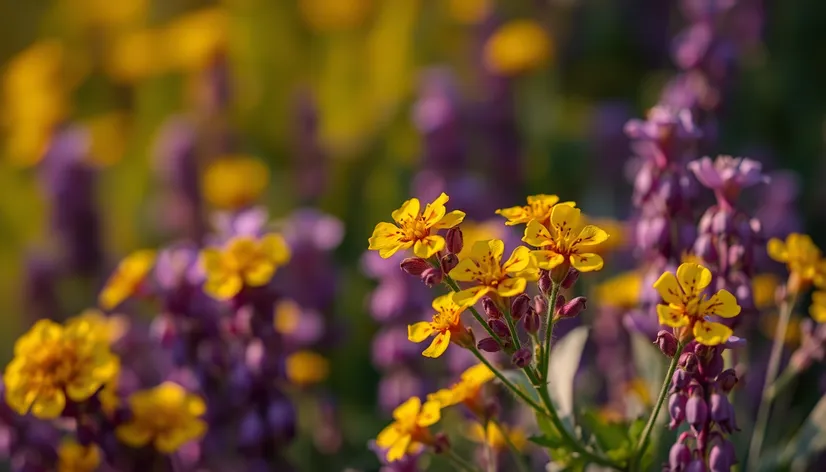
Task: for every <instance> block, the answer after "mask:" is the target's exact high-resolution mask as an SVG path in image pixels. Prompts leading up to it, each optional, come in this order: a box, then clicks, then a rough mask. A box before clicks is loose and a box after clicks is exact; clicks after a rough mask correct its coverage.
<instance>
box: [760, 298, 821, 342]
mask: <svg viewBox="0 0 826 472" xmlns="http://www.w3.org/2000/svg"><path fill="white" fill-rule="evenodd" d="M812 308H814V305H812ZM812 318H814V314H812ZM815 321H817V319H815ZM779 322H780V316H779V315H778V313H777V312H776V311H775V312H770V313H764V314H762V315H760V317H759V318H758V323H759V326H760V332H761V333H763V335H764V336H765V337H766V339H774V337H775V336H776V335H777V324H778V323H779ZM788 323H789V325H788V326H787V327H786V335H785V336H784V337H783V342H784V343H785V344H786V345H787V346H789V347H792V348H793V347H796V346H798V345H800V318H798V317H794V316H793V317H790V318H789V322H788Z"/></svg>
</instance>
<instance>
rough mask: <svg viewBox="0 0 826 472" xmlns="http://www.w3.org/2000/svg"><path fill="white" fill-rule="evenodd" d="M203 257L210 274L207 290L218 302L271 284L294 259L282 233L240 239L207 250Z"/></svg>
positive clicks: (208, 274)
mask: <svg viewBox="0 0 826 472" xmlns="http://www.w3.org/2000/svg"><path fill="white" fill-rule="evenodd" d="M201 258H202V261H203V265H204V271H205V272H206V282H205V283H204V291H205V292H206V293H207V294H209V295H210V296H212V297H214V298H216V299H218V300H229V299H230V298H232V297H234V296H236V295H238V293H239V292H241V289H243V288H244V286H249V287H261V286H263V285H266V284H267V283H269V281H270V279H272V276H273V275H274V274H275V271H276V269H278V268H279V267H281V266H283V265H284V264H286V263H287V262H288V261H289V260H290V248H289V247H288V246H287V243H286V242H285V241H284V238H282V237H281V236H280V235H278V234H267V235H265V236H263V237H262V238H260V239H256V238H254V237H251V236H238V237H236V238H234V239H232V240H230V241H229V243H227V245H226V246H225V247H224V248H215V247H211V248H207V249H204V250H203V251H201Z"/></svg>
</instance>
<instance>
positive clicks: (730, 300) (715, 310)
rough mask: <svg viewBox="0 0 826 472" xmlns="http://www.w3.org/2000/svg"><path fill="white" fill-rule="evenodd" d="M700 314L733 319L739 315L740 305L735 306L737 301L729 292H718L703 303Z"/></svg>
mask: <svg viewBox="0 0 826 472" xmlns="http://www.w3.org/2000/svg"><path fill="white" fill-rule="evenodd" d="M702 312H703V314H704V315H717V316H721V317H723V318H733V317H735V316H737V315H739V314H740V305H738V304H737V299H736V298H735V297H734V295H732V294H731V292H729V291H728V290H720V291H719V292H717V293H715V294H714V295H712V296H711V298H710V299H708V300H707V301H705V302H704V303H703V306H702Z"/></svg>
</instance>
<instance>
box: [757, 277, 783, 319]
mask: <svg viewBox="0 0 826 472" xmlns="http://www.w3.org/2000/svg"><path fill="white" fill-rule="evenodd" d="M779 285H780V278H779V277H777V276H776V275H774V274H757V275H755V276H754V277H753V278H752V281H751V292H752V296H753V298H754V306H755V307H756V308H757V309H758V310H765V309H767V308H771V307H773V306H774V305H775V295H776V294H777V287H778V286H779Z"/></svg>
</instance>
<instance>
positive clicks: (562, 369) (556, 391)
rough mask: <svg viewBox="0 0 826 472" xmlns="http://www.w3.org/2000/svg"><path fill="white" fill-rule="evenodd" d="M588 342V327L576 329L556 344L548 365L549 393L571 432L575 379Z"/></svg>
mask: <svg viewBox="0 0 826 472" xmlns="http://www.w3.org/2000/svg"><path fill="white" fill-rule="evenodd" d="M587 340H588V327H586V326H580V327H578V328H575V329H574V330H573V331H571V332H570V333H568V334H567V335H566V336H565V337H564V338H562V339H560V340H559V341H558V342H557V343H556V345H555V346H554V347H553V349H552V350H551V360H550V363H549V364H548V376H549V377H550V381H549V384H548V392H549V393H550V394H551V398H552V399H553V400H554V404H555V406H556V409H557V412H558V413H559V417H560V419H562V421H563V422H564V423H565V424H566V426H567V427H568V428H570V429H571V430H573V426H574V417H573V416H574V377H575V376H576V371H577V369H579V362H580V360H581V359H582V351H583V349H584V348H585V342H586V341H587Z"/></svg>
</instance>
